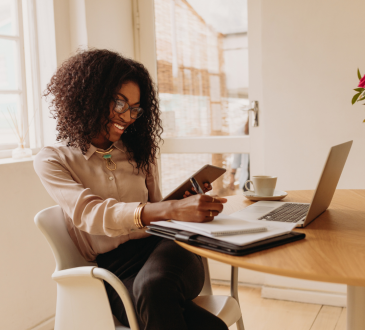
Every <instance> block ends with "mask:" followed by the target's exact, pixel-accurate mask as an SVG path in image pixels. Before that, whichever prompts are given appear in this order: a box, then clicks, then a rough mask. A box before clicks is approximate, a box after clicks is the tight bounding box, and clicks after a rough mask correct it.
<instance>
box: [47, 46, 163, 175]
mask: <svg viewBox="0 0 365 330" xmlns="http://www.w3.org/2000/svg"><path fill="white" fill-rule="evenodd" d="M126 82H135V83H136V84H137V85H138V86H139V88H140V95H141V96H140V107H141V108H143V110H144V112H143V115H142V116H141V117H140V118H138V120H136V121H135V122H134V124H133V125H130V126H129V127H128V128H127V129H126V131H125V132H124V133H123V134H122V135H121V138H120V139H121V140H122V141H123V143H124V145H125V146H126V148H127V150H128V153H129V157H130V160H131V159H132V158H133V159H134V160H135V162H136V163H137V169H138V171H139V170H140V169H142V170H143V171H145V172H146V173H147V174H149V173H150V164H151V163H153V164H154V163H155V160H156V154H157V151H158V149H159V147H158V143H159V142H160V141H161V134H162V131H163V129H162V126H161V119H160V114H161V112H160V109H159V103H158V98H157V92H156V90H155V86H154V84H153V82H152V79H151V77H150V75H149V73H148V71H147V70H146V68H145V67H144V66H143V65H142V64H141V63H138V62H136V61H134V60H131V59H129V58H125V57H123V56H122V55H120V54H118V53H116V52H112V51H109V50H106V49H90V50H84V51H79V52H78V53H77V54H76V55H74V56H72V57H70V58H69V59H68V60H66V61H65V62H64V63H63V64H62V65H61V67H60V68H59V69H58V70H57V72H56V73H55V74H54V75H53V77H52V78H51V81H50V82H49V84H48V85H47V88H46V90H45V91H44V94H43V96H45V97H47V96H49V95H51V96H53V98H52V100H51V104H50V110H51V114H52V116H53V118H54V119H56V120H57V131H58V134H57V141H60V140H65V139H68V144H67V146H68V147H76V148H77V147H79V148H80V149H81V151H82V153H83V154H85V153H86V151H87V149H88V148H89V147H90V144H91V140H92V139H93V138H95V137H96V136H97V135H98V134H99V133H100V132H101V131H102V129H103V128H104V130H105V131H106V132H108V124H109V122H110V120H109V114H110V110H109V105H110V102H111V100H112V99H113V96H114V95H115V94H116V92H117V91H118V90H119V89H120V88H121V86H122V84H124V83H126Z"/></svg>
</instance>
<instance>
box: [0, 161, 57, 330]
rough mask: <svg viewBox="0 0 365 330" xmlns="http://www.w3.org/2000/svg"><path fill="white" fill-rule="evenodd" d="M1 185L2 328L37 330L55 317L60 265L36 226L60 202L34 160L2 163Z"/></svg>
mask: <svg viewBox="0 0 365 330" xmlns="http://www.w3.org/2000/svg"><path fill="white" fill-rule="evenodd" d="M2 162H3V161H2ZM0 182H1V189H0V210H1V217H0V221H1V230H0V250H1V254H0V265H1V266H0V267H1V281H0V292H1V299H0V329H4V330H5V329H6V330H20V329H21V330H23V329H24V330H25V329H31V328H33V327H34V326H36V325H37V324H39V323H41V322H43V321H45V320H47V319H49V318H51V317H52V316H53V315H54V313H55V306H56V284H55V282H54V281H53V280H52V279H51V274H52V273H53V271H54V269H55V262H54V259H53V255H52V252H51V250H50V248H49V247H48V244H47V242H46V240H45V239H44V238H43V235H42V234H41V233H40V231H39V230H38V229H37V228H36V226H35V224H34V222H33V218H34V216H35V215H36V214H37V212H38V211H40V210H42V209H44V208H46V207H49V206H52V205H54V202H53V200H52V199H51V198H50V197H49V195H48V193H47V192H46V191H45V189H44V188H43V186H42V184H41V182H40V181H39V179H38V176H37V175H36V174H35V172H34V170H33V162H32V161H25V162H15V163H9V164H2V163H0Z"/></svg>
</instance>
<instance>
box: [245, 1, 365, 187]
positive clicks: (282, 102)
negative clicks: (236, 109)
mask: <svg viewBox="0 0 365 330" xmlns="http://www.w3.org/2000/svg"><path fill="white" fill-rule="evenodd" d="M364 10H365V2H364V1H362V0H337V1H335V2H334V1H331V0H321V1H318V0H308V1H301V0H276V1H270V0H261V1H259V0H249V31H248V34H249V43H250V44H249V49H250V93H249V96H250V99H251V100H253V99H258V100H259V101H260V106H261V109H260V110H261V114H260V115H261V116H260V125H261V127H262V129H261V131H260V129H256V128H253V129H252V130H251V133H252V134H253V137H254V138H255V134H256V136H257V138H258V140H260V139H261V140H262V144H261V145H259V147H261V148H262V150H261V151H260V152H261V153H262V155H261V159H262V160H263V161H264V163H263V164H253V168H252V172H253V174H255V173H256V174H258V173H260V172H262V171H264V172H265V173H266V174H271V175H277V176H278V188H279V189H280V188H281V189H284V190H290V189H314V188H315V186H316V183H317V181H318V178H319V175H320V173H321V170H322V167H323V164H324V161H325V159H326V156H327V154H328V151H329V148H330V146H332V145H335V144H339V143H342V142H345V141H348V140H352V139H353V140H354V144H353V148H352V150H351V152H350V156H349V159H348V162H347V164H346V166H345V170H344V172H343V175H342V178H341V180H340V183H339V187H340V188H365V174H364V166H365V152H364V151H363V150H364V143H365V126H364V125H365V124H363V123H362V121H363V119H364V118H365V112H364V110H365V107H364V106H363V105H360V104H358V105H356V106H351V98H352V96H353V94H354V91H353V88H355V87H356V86H357V84H358V79H357V76H356V70H357V68H358V67H360V69H361V68H362V71H363V74H364V73H365V61H364V59H365V56H364V55H365V43H364V42H362V40H361V39H359V31H361V30H362V26H363V15H362V13H363V12H364ZM255 46H256V47H255ZM252 47H255V50H253V51H252V53H251V48H252ZM258 135H260V136H258ZM253 143H255V142H253Z"/></svg>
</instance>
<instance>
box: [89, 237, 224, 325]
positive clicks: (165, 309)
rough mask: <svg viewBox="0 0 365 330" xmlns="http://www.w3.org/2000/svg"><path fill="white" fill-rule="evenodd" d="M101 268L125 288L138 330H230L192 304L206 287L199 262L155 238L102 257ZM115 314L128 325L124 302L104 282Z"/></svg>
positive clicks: (98, 260) (176, 247)
mask: <svg viewBox="0 0 365 330" xmlns="http://www.w3.org/2000/svg"><path fill="white" fill-rule="evenodd" d="M96 261H97V263H98V266H99V267H101V268H105V269H108V270H109V271H111V272H112V273H114V274H115V275H116V276H118V278H119V279H120V280H121V281H122V282H123V283H124V285H125V286H126V287H127V289H128V291H129V294H130V296H131V298H132V301H133V303H134V306H135V310H136V313H137V318H138V322H139V326H140V330H164V329H166V330H187V329H189V330H195V329H196V330H205V329H206V330H208V329H209V330H227V329H228V328H227V326H226V324H225V323H224V322H223V321H222V320H220V319H219V318H218V317H216V316H215V315H213V314H211V313H209V312H208V311H206V310H205V309H203V308H201V307H199V306H198V305H196V304H195V303H193V302H192V301H191V300H192V299H194V298H196V297H197V296H198V294H199V293H200V291H201V289H202V287H203V283H204V267H203V264H202V261H201V258H200V257H199V256H197V255H195V254H193V253H191V252H189V251H187V250H185V249H183V248H181V247H180V246H179V245H177V244H176V243H174V242H173V241H170V240H166V239H162V238H159V237H156V236H152V237H147V238H143V239H138V240H130V241H128V242H126V243H124V244H121V245H120V246H119V247H118V248H116V249H114V250H112V251H110V252H107V253H104V254H101V255H99V256H98V257H97V259H96ZM105 287H106V291H107V293H108V297H109V301H110V305H111V308H112V312H113V314H114V315H115V316H116V318H117V319H118V320H119V321H120V322H121V323H122V324H124V325H126V326H128V325H129V324H128V320H127V315H126V312H125V309H124V306H123V304H122V301H121V299H120V297H119V296H118V294H117V293H116V292H115V291H114V289H113V288H112V287H111V286H110V285H109V284H107V283H105Z"/></svg>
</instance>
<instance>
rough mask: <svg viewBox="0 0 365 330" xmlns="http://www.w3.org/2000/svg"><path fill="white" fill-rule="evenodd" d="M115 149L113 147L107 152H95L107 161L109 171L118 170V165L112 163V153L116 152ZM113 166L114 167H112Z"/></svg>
mask: <svg viewBox="0 0 365 330" xmlns="http://www.w3.org/2000/svg"><path fill="white" fill-rule="evenodd" d="M114 149H115V148H114V147H113V146H111V147H110V148H109V149H108V150H106V151H98V150H95V152H97V153H98V154H102V155H103V158H104V159H105V166H106V168H107V169H108V170H109V171H115V170H116V169H117V164H115V163H114V162H113V161H112V155H111V152H112V151H113V150H114ZM112 166H113V167H112Z"/></svg>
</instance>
